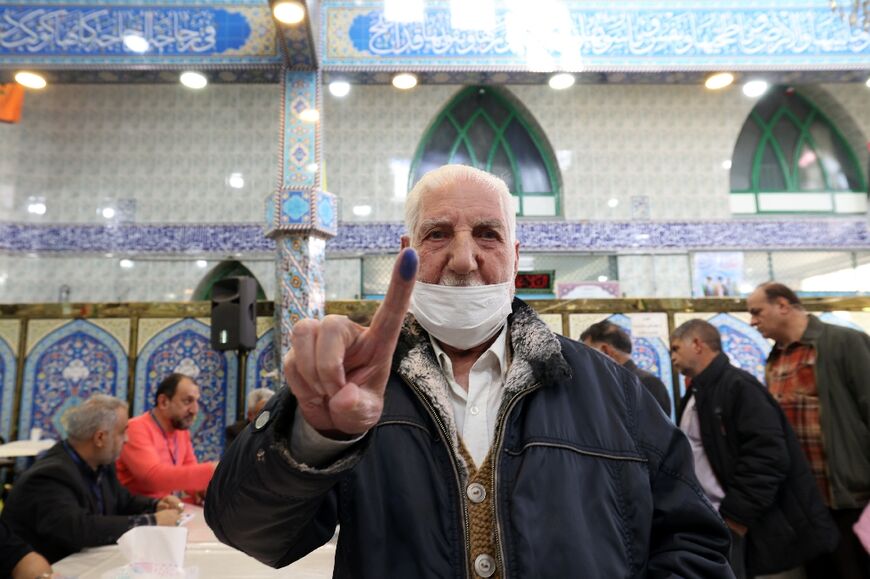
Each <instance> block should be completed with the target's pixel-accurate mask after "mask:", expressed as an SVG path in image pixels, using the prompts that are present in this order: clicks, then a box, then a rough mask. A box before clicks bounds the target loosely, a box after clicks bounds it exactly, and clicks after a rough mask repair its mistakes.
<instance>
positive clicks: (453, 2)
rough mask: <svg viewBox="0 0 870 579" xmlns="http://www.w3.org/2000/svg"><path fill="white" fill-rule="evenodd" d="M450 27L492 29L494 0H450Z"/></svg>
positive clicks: (493, 26) (458, 28)
mask: <svg viewBox="0 0 870 579" xmlns="http://www.w3.org/2000/svg"><path fill="white" fill-rule="evenodd" d="M450 27H451V28H452V29H453V30H492V29H493V28H495V2H494V0H474V2H469V1H468V0H450Z"/></svg>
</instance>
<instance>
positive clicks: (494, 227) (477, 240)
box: [402, 185, 519, 286]
mask: <svg viewBox="0 0 870 579" xmlns="http://www.w3.org/2000/svg"><path fill="white" fill-rule="evenodd" d="M469 187H471V186H470V185H469ZM499 201H500V196H499V195H498V193H496V192H495V191H493V190H490V189H486V188H480V189H476V190H465V189H463V188H462V186H461V185H454V186H450V187H447V188H446V189H442V190H440V191H429V192H427V193H426V194H424V195H423V196H422V197H421V199H420V218H419V221H418V223H417V231H416V232H415V233H416V235H415V239H416V245H415V247H414V249H416V250H417V253H418V255H419V256H420V269H419V272H418V274H417V279H418V280H420V281H422V282H424V283H430V284H441V285H455V286H472V285H490V284H496V283H503V282H506V281H510V280H512V279H513V278H514V277H515V276H516V273H517V263H518V255H519V243H518V242H513V243H511V242H510V241H509V239H508V224H507V223H506V221H505V214H504V211H503V210H502V207H501V204H500V202H499ZM409 245H410V241H409V239H408V237H407V236H406V237H403V239H402V247H408V246H409Z"/></svg>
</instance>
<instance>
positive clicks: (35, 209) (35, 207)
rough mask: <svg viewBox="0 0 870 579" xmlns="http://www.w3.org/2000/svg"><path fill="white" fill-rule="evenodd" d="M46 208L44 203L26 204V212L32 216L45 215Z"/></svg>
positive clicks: (33, 202) (32, 202)
mask: <svg viewBox="0 0 870 579" xmlns="http://www.w3.org/2000/svg"><path fill="white" fill-rule="evenodd" d="M45 211H46V207H45V202H44V201H31V202H29V203H28V204H27V212H28V213H33V214H34V215H45Z"/></svg>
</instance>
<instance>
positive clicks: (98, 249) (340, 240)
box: [0, 218, 870, 255]
mask: <svg viewBox="0 0 870 579" xmlns="http://www.w3.org/2000/svg"><path fill="white" fill-rule="evenodd" d="M404 231H405V227H404V225H402V224H401V223H340V224H339V225H338V235H337V236H336V237H335V238H334V239H331V240H329V241H328V242H327V243H326V251H327V254H346V253H355V254H359V253H394V252H396V251H397V248H398V247H399V239H400V237H401V235H402V234H403V233H404ZM517 238H518V239H519V240H520V245H521V247H522V249H523V251H546V252H586V251H638V252H645V251H656V250H692V251H695V250H702V249H705V250H718V249H738V250H740V249H743V250H756V249H757V250H767V249H852V250H854V249H870V231H868V228H867V222H866V221H865V220H864V219H854V218H844V219H833V218H832V219H800V220H773V219H765V220H760V219H743V220H740V219H734V220H722V221H590V222H577V221H547V222H533V221H521V222H520V223H519V224H518V226H517ZM274 251H275V242H274V241H271V240H270V239H268V238H266V237H265V236H264V235H263V227H262V226H261V225H259V224H254V223H244V224H232V223H230V224H224V225H201V224H185V225H132V224H130V225H119V226H115V227H106V226H101V225H30V224H22V223H0V252H10V253H18V252H21V253H57V254H64V253H104V252H113V253H122V254H172V255H174V254H191V255H204V254H227V253H241V254H271V253H272V252H274Z"/></svg>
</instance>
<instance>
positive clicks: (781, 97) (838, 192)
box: [731, 86, 867, 213]
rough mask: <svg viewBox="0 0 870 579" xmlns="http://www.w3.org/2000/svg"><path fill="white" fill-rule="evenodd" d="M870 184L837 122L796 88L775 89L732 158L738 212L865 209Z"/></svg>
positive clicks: (745, 130) (742, 135)
mask: <svg viewBox="0 0 870 579" xmlns="http://www.w3.org/2000/svg"><path fill="white" fill-rule="evenodd" d="M866 191H867V185H866V181H865V180H864V174H863V172H862V171H861V166H860V164H859V162H858V158H857V157H856V155H855V153H854V151H853V150H852V148H851V147H850V146H849V143H848V142H847V140H846V139H845V138H844V137H843V135H842V133H841V132H840V131H839V130H838V128H837V127H836V125H834V123H833V122H832V121H831V120H830V119H829V118H828V117H827V116H825V114H824V113H823V112H822V111H821V109H819V107H817V106H816V105H815V104H814V103H813V102H812V101H810V100H809V99H808V98H806V97H805V96H803V95H801V94H800V93H798V92H797V91H795V90H794V89H792V88H788V87H783V86H778V87H775V88H772V89H771V90H770V91H769V92H768V93H767V95H766V96H765V97H764V98H763V99H762V100H761V101H760V102H759V103H758V104H757V105H755V108H754V109H753V110H752V112H751V113H750V115H749V118H748V119H747V120H746V124H744V125H743V130H742V131H741V132H740V137H738V139H737V145H736V146H735V147H734V154H733V156H732V159H731V211H732V212H733V213H794V212H817V213H818V212H821V213H862V212H864V211H865V210H866Z"/></svg>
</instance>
